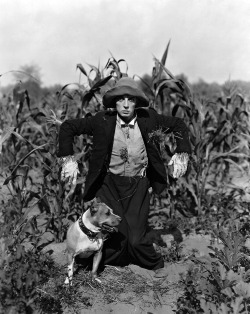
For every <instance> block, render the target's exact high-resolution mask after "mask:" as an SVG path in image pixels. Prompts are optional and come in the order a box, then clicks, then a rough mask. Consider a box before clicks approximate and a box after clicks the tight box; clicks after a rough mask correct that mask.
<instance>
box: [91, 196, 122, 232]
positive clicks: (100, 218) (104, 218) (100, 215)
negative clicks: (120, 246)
mask: <svg viewBox="0 0 250 314" xmlns="http://www.w3.org/2000/svg"><path fill="white" fill-rule="evenodd" d="M90 214H91V218H92V219H91V220H92V224H94V225H95V226H97V227H100V228H102V229H104V230H105V231H108V232H114V231H117V229H116V228H115V227H117V226H118V225H119V223H120V222H121V217H120V216H118V215H115V214H114V213H113V210H112V209H111V208H110V207H109V206H108V205H106V204H105V203H103V202H101V201H100V199H95V200H94V202H93V203H92V205H91V207H90Z"/></svg>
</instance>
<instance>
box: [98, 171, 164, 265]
mask: <svg viewBox="0 0 250 314" xmlns="http://www.w3.org/2000/svg"><path fill="white" fill-rule="evenodd" d="M148 187H149V186H148V179H147V178H146V177H143V178H141V177H122V176H117V175H113V174H111V173H108V174H107V175H106V177H105V179H104V182H103V185H102V187H101V188H100V189H99V190H98V192H97V194H96V196H99V197H100V199H101V200H102V201H103V202H104V203H106V204H107V205H108V206H109V207H111V208H112V209H113V211H114V213H115V214H117V215H119V216H120V217H121V218H122V221H121V223H120V225H119V227H118V233H112V234H111V236H110V238H109V239H108V240H106V241H105V242H104V248H103V260H102V263H103V264H104V265H107V264H108V265H117V266H125V265H128V264H130V263H132V264H136V265H139V266H141V267H143V268H146V269H154V270H155V269H158V268H162V267H163V266H164V262H163V258H162V256H161V255H160V254H157V253H156V252H155V250H154V247H153V244H152V242H150V241H149V240H147V239H146V237H145V235H146V230H147V223H148V213H149V193H148Z"/></svg>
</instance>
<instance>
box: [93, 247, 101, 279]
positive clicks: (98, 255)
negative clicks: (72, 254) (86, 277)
mask: <svg viewBox="0 0 250 314" xmlns="http://www.w3.org/2000/svg"><path fill="white" fill-rule="evenodd" d="M101 259H102V248H101V249H100V250H99V251H97V252H96V253H95V255H94V257H93V266H92V278H93V279H95V280H97V281H99V282H100V280H99V279H97V270H98V267H99V265H100V262H101Z"/></svg>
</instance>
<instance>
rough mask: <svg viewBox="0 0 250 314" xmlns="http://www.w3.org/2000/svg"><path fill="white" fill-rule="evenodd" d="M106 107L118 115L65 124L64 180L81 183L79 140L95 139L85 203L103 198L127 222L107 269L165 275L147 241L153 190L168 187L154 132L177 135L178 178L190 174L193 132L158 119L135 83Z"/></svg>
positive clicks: (126, 82)
mask: <svg viewBox="0 0 250 314" xmlns="http://www.w3.org/2000/svg"><path fill="white" fill-rule="evenodd" d="M103 105H104V107H106V108H107V109H108V108H113V109H116V110H107V111H101V112H98V113H97V114H96V115H95V116H91V117H87V118H82V119H73V120H67V121H65V122H64V123H63V124H62V125H61V128H60V132H59V154H58V156H59V157H61V158H62V160H63V165H62V179H63V180H65V179H67V178H69V180H73V181H76V177H77V174H78V173H79V171H78V167H77V162H76V161H75V160H74V157H73V156H72V155H73V140H74V136H76V135H78V136H79V135H81V134H88V135H92V136H93V150H92V155H91V158H90V161H89V171H88V174H87V178H86V183H85V190H84V196H83V198H84V200H85V201H90V200H91V199H93V198H94V197H96V196H98V197H99V198H100V199H101V200H102V201H103V202H104V203H106V204H107V205H108V206H110V207H111V208H112V209H113V211H114V213H115V214H117V215H119V216H121V217H122V222H121V223H120V225H119V228H118V230H119V232H118V234H113V235H112V236H111V237H110V238H109V240H107V241H106V242H105V247H104V252H103V263H104V264H110V265H119V266H125V265H128V264H129V263H134V264H137V265H139V266H141V267H144V268H147V269H153V270H155V271H156V277H161V276H164V275H165V271H164V268H163V267H164V261H163V258H162V256H161V255H159V254H157V253H156V252H155V250H154V247H153V244H152V243H150V242H148V241H147V240H146V237H145V234H146V228H147V220H148V213H149V201H150V200H149V192H148V188H149V187H150V186H151V187H152V188H153V190H154V192H156V193H161V192H162V191H163V190H164V188H166V186H167V177H166V170H165V166H164V163H163V161H162V159H161V156H160V152H159V149H158V147H157V143H155V142H154V141H152V140H151V136H152V134H154V131H157V130H162V131H164V132H173V134H174V136H175V139H176V146H177V148H176V151H175V154H174V155H173V157H172V159H171V161H170V164H172V165H173V168H174V170H173V177H175V178H178V177H180V176H182V175H184V173H185V172H186V169H187V164H188V155H189V154H190V153H191V147H190V142H189V137H188V129H187V127H186V125H185V123H184V122H183V120H182V119H180V118H176V117H168V116H163V115H160V114H157V113H156V111H155V110H154V109H151V108H149V109H148V108H146V107H148V105H149V101H148V98H147V97H146V95H145V94H144V93H143V92H142V91H141V90H140V89H139V87H138V86H137V83H136V81H134V80H133V79H131V78H128V77H123V78H121V79H120V80H119V81H118V82H117V83H116V85H115V86H114V87H113V88H111V89H110V90H108V91H107V92H106V93H105V95H104V97H103Z"/></svg>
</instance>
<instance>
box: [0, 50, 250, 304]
mask: <svg viewBox="0 0 250 314" xmlns="http://www.w3.org/2000/svg"><path fill="white" fill-rule="evenodd" d="M168 50H169V44H168V45H167V48H166V50H165V52H164V54H163V56H162V59H161V60H158V59H157V58H154V66H153V70H152V76H151V77H150V80H145V79H144V78H139V77H136V76H135V79H138V81H139V82H140V85H141V87H142V89H143V90H144V91H145V93H146V94H147V96H148V97H149V99H150V106H151V107H153V108H154V109H155V110H156V111H157V112H159V113H162V114H166V115H173V116H178V117H181V118H183V119H184V121H185V122H186V124H187V126H188V128H189V131H190V133H189V135H190V140H191V144H192V150H193V154H192V156H191V160H190V163H189V168H188V172H187V174H186V175H185V177H183V178H180V179H178V180H174V179H173V178H172V177H171V175H170V173H169V175H168V180H169V188H168V189H167V190H165V191H164V192H163V193H162V194H161V195H160V196H157V195H154V194H153V193H151V214H150V215H151V216H150V217H152V216H157V215H160V214H164V215H167V217H168V218H169V219H175V218H176V217H179V216H181V217H184V218H185V219H186V218H187V217H191V216H196V217H198V219H199V217H202V216H203V215H205V214H207V213H211V212H212V211H214V209H216V210H217V211H219V210H220V208H221V207H223V206H224V208H225V202H228V203H227V205H226V208H228V206H229V205H228V204H229V203H230V202H231V204H233V205H232V206H233V207H234V212H235V213H236V214H237V213H240V212H241V209H242V202H243V197H244V196H245V194H246V191H245V190H244V189H242V188H241V187H239V186H237V185H234V184H233V183H232V173H233V171H237V172H240V173H242V175H243V174H245V173H247V172H248V169H249V168H248V167H249V156H250V152H249V143H250V119H249V100H248V99H247V98H246V97H245V96H244V95H242V93H240V91H239V90H238V89H237V86H234V85H233V84H231V83H230V82H227V83H225V85H224V87H223V90H222V91H221V95H220V97H218V98H217V99H203V98H201V97H200V95H197V94H194V93H193V91H192V89H191V87H190V86H189V85H188V83H187V82H186V81H185V80H184V79H183V78H181V77H178V76H175V75H174V74H172V73H171V72H170V71H169V70H168V68H167V67H166V66H165V63H166V60H167V55H168ZM121 62H125V60H123V59H121V60H116V59H115V58H114V57H112V58H110V59H109V60H108V62H107V64H106V65H105V66H104V68H103V69H100V68H98V67H95V66H90V67H91V69H90V71H89V72H87V71H86V69H85V68H84V67H83V65H82V64H77V70H78V71H79V74H80V78H79V83H78V84H67V85H65V86H63V87H61V89H60V90H59V91H58V92H57V93H55V94H53V95H46V97H44V98H43V100H42V101H41V102H40V103H32V99H31V98H30V95H29V90H27V89H22V86H20V85H18V86H16V87H15V88H13V93H12V95H7V96H6V95H5V96H4V97H3V98H2V99H0V112H1V115H0V116H1V118H0V132H1V133H0V165H1V178H2V182H3V185H4V187H5V188H7V189H8V191H9V194H10V195H11V197H9V199H4V200H2V206H1V207H2V208H1V212H0V224H1V229H0V239H2V242H1V243H2V244H1V245H2V250H0V252H1V251H2V252H1V254H2V257H3V261H2V262H1V266H3V265H6V263H7V264H8V263H9V264H8V265H10V263H11V262H10V261H8V262H6V261H7V260H8V258H9V256H10V255H11V254H12V256H13V254H16V255H18V256H16V258H17V259H18V258H19V259H21V258H27V256H26V253H25V250H24V249H23V248H24V247H26V245H29V247H31V248H32V250H33V252H36V253H37V254H38V256H40V255H39V254H40V253H41V251H42V249H43V248H44V247H45V246H46V245H48V244H49V243H51V242H62V241H63V240H64V239H65V234H66V230H67V228H68V226H69V224H70V223H71V222H72V221H75V220H76V219H77V218H78V217H79V215H80V214H81V213H82V212H83V211H84V210H85V209H86V208H87V206H88V204H85V203H83V201H82V194H83V190H84V182H85V178H86V173H87V171H88V160H89V156H90V155H91V149H92V138H91V137H89V136H80V137H78V138H76V139H75V142H74V153H75V155H76V158H77V160H78V163H79V168H80V176H79V177H78V179H77V183H76V186H74V187H73V188H71V189H69V188H68V186H67V184H65V183H63V182H61V181H60V165H59V163H58V159H57V148H58V132H59V128H60V124H61V123H62V122H63V121H64V120H65V119H69V118H79V117H86V116H88V115H94V114H95V113H96V112H98V111H100V110H103V109H104V108H103V106H102V96H103V94H104V93H105V91H106V90H108V89H109V88H110V87H111V86H113V84H114V82H115V81H116V80H118V79H119V78H120V77H122V76H126V75H127V73H122V71H121V70H120V64H121ZM93 73H94V79H93ZM83 78H84V79H85V81H86V82H87V83H85V84H83V83H81V80H82V79H83ZM0 79H1V78H0ZM154 141H157V144H158V145H159V147H160V149H161V155H162V158H163V159H164V162H165V165H166V170H167V172H168V171H169V170H168V166H167V164H168V162H169V160H170V158H171V156H172V154H173V151H174V147H175V142H174V138H173V136H172V135H171V134H167V135H166V134H164V133H162V132H161V130H159V131H158V133H156V134H154ZM223 204H224V205H223ZM223 217H224V218H222V219H225V216H223ZM6 250H7V251H8V254H7V255H5V253H4V251H6ZM4 263H5V264H4ZM30 263H32V261H31V262H30ZM41 267H42V266H41ZM43 267H45V266H44V264H43ZM26 271H27V272H29V270H28V269H27V270H26ZM3 276H4V275H3V274H2V270H1V274H0V282H1V280H2V281H4V280H5V283H6V280H7V279H6V278H7V277H3ZM6 276H7V275H6ZM34 276H35V275H34ZM34 276H33V277H32V275H31V274H30V277H29V278H30V279H29V281H27V282H26V286H25V289H24V288H23V290H20V289H21V288H20V289H19V290H18V285H17V287H16V292H15V293H14V292H13V293H14V295H10V292H8V291H7V290H6V291H7V292H6V291H4V292H1V293H2V297H3V296H5V297H6V298H7V296H8V298H9V300H11V299H12V298H16V297H17V295H18V298H19V301H20V300H25V301H22V302H23V303H25V306H26V307H27V308H28V307H29V305H30V304H32V302H33V301H34V300H35V299H36V296H35V294H34V287H35V286H36V283H37V282H38V281H39V280H38V278H37V277H34ZM19 277H20V278H19V280H22V279H21V278H22V275H21V274H20V275H19ZM12 280H13V278H12ZM21 285H22V284H21V283H19V286H20V287H21ZM18 291H19V292H18ZM3 293H5V294H4V295H3ZM8 293H9V294H8ZM10 303H11V302H10ZM7 305H8V304H7ZM7 305H6V304H4V306H7Z"/></svg>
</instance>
